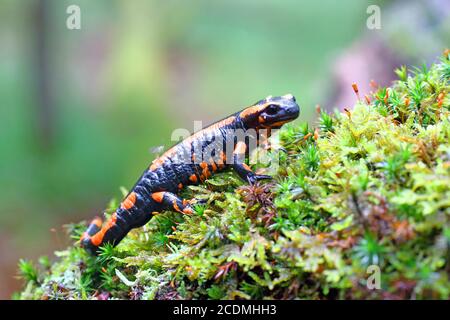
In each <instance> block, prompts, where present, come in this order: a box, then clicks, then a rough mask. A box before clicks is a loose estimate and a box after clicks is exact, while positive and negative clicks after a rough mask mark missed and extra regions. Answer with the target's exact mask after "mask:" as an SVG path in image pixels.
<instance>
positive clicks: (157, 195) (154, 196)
mask: <svg viewBox="0 0 450 320" xmlns="http://www.w3.org/2000/svg"><path fill="white" fill-rule="evenodd" d="M164 194H165V192H164V191H161V192H155V193H152V199H153V200H155V201H156V202H158V203H161V202H163V200H164Z"/></svg>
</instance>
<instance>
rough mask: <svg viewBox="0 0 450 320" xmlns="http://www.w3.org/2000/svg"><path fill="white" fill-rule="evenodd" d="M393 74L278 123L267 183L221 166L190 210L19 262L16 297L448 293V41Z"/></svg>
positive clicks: (75, 231) (74, 230)
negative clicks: (380, 84)
mask: <svg viewBox="0 0 450 320" xmlns="http://www.w3.org/2000/svg"><path fill="white" fill-rule="evenodd" d="M397 74H398V76H399V80H398V81H396V82H395V83H394V84H393V85H392V86H391V87H389V88H379V89H378V90H377V91H376V92H375V93H374V94H373V95H372V96H371V97H365V99H361V100H360V101H359V102H358V103H357V104H356V105H355V106H354V108H353V110H350V111H349V110H346V111H345V112H343V113H339V112H336V113H335V114H333V115H330V114H327V113H325V112H320V114H319V120H318V126H317V128H310V127H309V126H308V125H307V124H306V123H304V124H300V125H298V124H297V125H295V124H294V125H291V126H289V127H287V128H285V129H283V130H282V131H281V133H280V139H279V142H280V143H279V144H280V145H279V148H276V150H275V151H269V152H268V154H267V156H268V157H269V158H270V159H271V160H272V162H271V164H270V165H268V166H266V168H264V167H262V168H259V169H260V170H263V171H265V172H266V173H268V174H271V175H272V176H273V177H274V179H273V181H272V182H268V183H259V184H256V185H254V186H247V185H244V184H243V183H242V181H240V180H239V179H238V178H237V177H236V176H235V175H234V174H233V173H232V172H225V173H222V174H219V175H217V176H215V177H214V178H212V179H210V180H208V181H207V182H206V183H204V185H202V186H197V187H189V188H187V190H185V191H184V193H185V194H184V195H183V196H184V197H185V198H190V197H192V196H193V195H194V194H195V196H196V198H203V199H206V200H207V203H206V205H203V206H198V207H197V208H196V211H197V212H196V213H195V214H193V215H190V216H188V215H181V214H178V213H174V212H164V213H162V214H160V215H157V216H155V217H154V218H153V219H152V220H151V221H150V222H149V223H148V224H147V225H146V226H144V227H143V228H140V229H136V230H133V231H132V232H131V233H130V234H129V235H128V236H127V237H126V238H125V239H124V240H123V241H122V242H121V243H120V244H119V245H118V246H117V247H116V248H112V247H109V246H106V247H104V248H103V249H102V252H101V254H100V255H99V256H98V257H92V256H90V255H88V254H87V253H86V252H85V251H84V250H83V249H81V248H79V245H78V244H77V243H76V242H75V243H74V245H73V246H71V247H69V248H67V249H66V250H64V251H59V252H55V255H56V261H54V262H53V263H50V262H49V260H48V259H45V258H43V259H41V260H40V262H39V264H40V266H39V267H35V266H34V265H33V264H32V263H30V262H26V261H21V263H20V272H21V274H22V275H23V277H24V281H25V287H24V289H23V291H22V292H21V293H18V294H17V295H16V298H21V299H106V298H118V299H205V298H206V299H208V298H209V299H222V298H228V299H256V298H268V299H293V298H307V299H335V298H352V299H358V298H371V299H386V298H388V299H410V298H417V299H427V298H440V299H448V298H449V297H450V282H449V272H450V262H449V257H450V222H449V215H450V107H449V105H450V104H449V95H448V92H449V91H450V86H449V79H450V61H449V57H448V53H446V54H445V56H444V57H443V58H442V59H441V61H440V62H439V63H437V64H434V65H432V66H431V67H430V68H429V69H428V68H425V67H424V68H422V69H414V70H412V71H409V72H408V71H407V70H406V68H400V69H399V70H397ZM277 163H278V164H279V165H275V164H277ZM116 205H117V203H116V202H115V201H113V202H112V203H111V204H110V206H109V209H108V212H112V210H113V209H114V208H115V207H116ZM84 228H85V224H84V223H81V224H76V225H70V226H68V228H67V229H68V232H69V234H70V235H71V236H72V237H73V239H79V237H80V235H81V233H82V232H83V231H84ZM74 241H76V240H74ZM378 271H379V273H378ZM378 276H379V277H378ZM378 280H379V282H378ZM378 285H379V286H378Z"/></svg>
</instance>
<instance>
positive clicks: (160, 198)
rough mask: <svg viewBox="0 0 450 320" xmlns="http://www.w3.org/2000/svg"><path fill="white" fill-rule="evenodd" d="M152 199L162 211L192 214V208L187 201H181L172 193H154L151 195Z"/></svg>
mask: <svg viewBox="0 0 450 320" xmlns="http://www.w3.org/2000/svg"><path fill="white" fill-rule="evenodd" d="M152 198H153V200H154V201H156V202H157V203H159V204H161V205H162V206H163V208H164V209H173V210H175V211H177V212H180V213H184V214H192V213H193V212H194V208H193V207H192V206H191V204H190V203H189V201H187V200H183V199H181V198H180V197H178V196H177V195H176V194H174V193H172V192H167V191H160V192H155V193H153V194H152Z"/></svg>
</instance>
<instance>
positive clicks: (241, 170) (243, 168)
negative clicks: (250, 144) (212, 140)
mask: <svg viewBox="0 0 450 320" xmlns="http://www.w3.org/2000/svg"><path fill="white" fill-rule="evenodd" d="M246 151H247V146H246V145H245V143H244V142H238V143H237V144H236V147H235V149H234V151H233V169H234V170H235V171H236V173H237V174H238V175H239V176H240V177H241V178H242V179H244V180H246V181H248V182H249V183H250V184H254V183H255V182H256V181H258V180H263V179H272V177H271V176H268V175H265V174H256V173H254V172H253V171H252V169H251V168H250V167H249V166H248V165H247V164H246V163H245V162H244V160H245V152H246Z"/></svg>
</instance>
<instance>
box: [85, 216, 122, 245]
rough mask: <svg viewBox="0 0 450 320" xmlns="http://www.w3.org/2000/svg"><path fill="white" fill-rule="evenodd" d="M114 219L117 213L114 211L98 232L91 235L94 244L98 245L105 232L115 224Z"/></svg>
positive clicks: (115, 219)
mask: <svg viewBox="0 0 450 320" xmlns="http://www.w3.org/2000/svg"><path fill="white" fill-rule="evenodd" d="M116 221H117V214H116V213H115V212H114V213H113V215H112V216H111V218H110V219H109V220H108V222H107V223H106V225H105V226H104V227H103V228H101V229H100V231H99V232H97V233H96V234H95V235H93V236H92V238H91V242H92V244H93V245H94V246H96V247H98V246H99V245H100V244H101V243H102V242H103V238H104V237H105V234H106V232H107V231H108V230H109V229H111V228H112V227H113V226H114V225H115V224H116Z"/></svg>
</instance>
